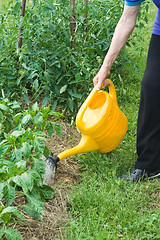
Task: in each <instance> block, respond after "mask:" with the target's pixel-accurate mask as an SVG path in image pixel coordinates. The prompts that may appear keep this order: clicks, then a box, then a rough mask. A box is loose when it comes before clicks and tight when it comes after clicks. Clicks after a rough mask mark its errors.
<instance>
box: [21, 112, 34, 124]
mask: <svg viewBox="0 0 160 240" xmlns="http://www.w3.org/2000/svg"><path fill="white" fill-rule="evenodd" d="M30 120H32V116H31V114H26V115H25V116H24V117H23V118H22V121H21V123H22V125H23V126H26V125H27V124H28V123H29V121H30Z"/></svg>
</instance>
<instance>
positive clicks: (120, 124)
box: [49, 80, 128, 165]
mask: <svg viewBox="0 0 160 240" xmlns="http://www.w3.org/2000/svg"><path fill="white" fill-rule="evenodd" d="M109 81H110V85H109V93H108V92H105V91H103V90H100V91H99V90H97V87H96V86H95V87H94V88H93V90H92V91H91V93H90V94H89V96H88V97H87V99H86V100H85V102H84V103H83V104H82V106H81V107H80V109H79V111H78V114H77V117H76V126H77V128H78V129H79V130H80V132H81V133H82V138H81V140H80V142H79V144H78V145H77V146H75V147H73V148H71V149H68V150H65V151H63V152H62V153H60V154H58V156H57V157H55V158H53V157H51V156H49V158H51V160H52V161H54V163H55V165H56V163H57V162H58V161H59V160H62V159H63V158H66V157H69V156H71V155H75V154H79V153H85V152H90V151H94V150H97V151H99V152H101V153H108V152H111V151H112V150H113V149H115V148H116V147H117V146H118V145H119V144H120V142H121V141H122V139H123V137H124V136H125V134H126V131H127V128H128V120H127V118H126V116H125V114H124V113H122V111H121V110H120V109H119V107H118V104H117V97H116V91H115V87H114V85H113V83H112V81H111V80H109Z"/></svg>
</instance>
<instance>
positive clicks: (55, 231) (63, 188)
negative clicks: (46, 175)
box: [15, 120, 81, 240]
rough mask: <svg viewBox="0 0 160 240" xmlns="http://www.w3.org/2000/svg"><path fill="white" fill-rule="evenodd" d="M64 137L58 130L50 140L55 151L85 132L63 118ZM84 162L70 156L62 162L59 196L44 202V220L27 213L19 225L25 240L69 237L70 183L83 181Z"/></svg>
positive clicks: (57, 187)
mask: <svg viewBox="0 0 160 240" xmlns="http://www.w3.org/2000/svg"><path fill="white" fill-rule="evenodd" d="M60 125H61V127H62V138H59V137H58V136H57V135H56V134H54V136H53V137H52V138H50V139H49V142H48V143H47V145H48V147H49V148H50V150H51V152H52V153H53V155H55V156H56V155H57V154H58V153H60V152H62V151H64V150H65V149H69V148H71V147H72V146H75V145H77V144H78V142H79V140H80V137H81V134H80V133H79V132H78V131H77V129H76V128H75V127H72V126H71V125H70V124H68V123H66V122H65V121H63V120H61V121H60ZM79 169H80V165H79V163H77V162H76V161H75V160H74V158H73V157H68V158H67V159H64V160H62V161H60V162H59V163H58V168H57V170H56V174H55V179H54V183H53V186H51V187H53V189H54V190H55V196H54V198H53V199H51V200H49V201H47V202H46V203H45V204H44V208H45V210H44V212H45V213H44V215H42V221H38V220H36V219H33V218H29V217H28V216H27V223H28V224H27V225H25V226H23V225H22V226H20V225H18V226H17V225H16V226H15V228H16V229H17V230H18V231H19V232H20V233H21V235H22V238H23V239H24V240H54V239H65V238H64V235H65V226H66V225H67V224H68V223H69V220H70V215H69V211H68V207H67V204H68V202H69V198H70V186H72V185H74V184H77V183H78V182H79V181H80V170H79Z"/></svg>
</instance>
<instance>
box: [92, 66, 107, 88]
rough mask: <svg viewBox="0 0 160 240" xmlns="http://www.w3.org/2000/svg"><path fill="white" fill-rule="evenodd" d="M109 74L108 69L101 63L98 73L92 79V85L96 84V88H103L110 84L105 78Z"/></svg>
mask: <svg viewBox="0 0 160 240" xmlns="http://www.w3.org/2000/svg"><path fill="white" fill-rule="evenodd" d="M109 75H110V69H108V68H106V67H104V66H103V65H102V67H101V68H100V70H99V72H98V74H97V75H96V76H95V77H94V79H93V83H94V86H95V85H96V84H97V90H100V89H104V88H105V87H108V86H109V85H110V82H109V80H108V79H107V77H108V76H109Z"/></svg>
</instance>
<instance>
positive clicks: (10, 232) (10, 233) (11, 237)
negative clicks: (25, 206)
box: [5, 228, 23, 240]
mask: <svg viewBox="0 0 160 240" xmlns="http://www.w3.org/2000/svg"><path fill="white" fill-rule="evenodd" d="M5 237H6V238H7V239H8V240H23V239H22V237H21V235H20V233H19V232H18V231H17V230H16V229H14V228H7V229H6V230H5Z"/></svg>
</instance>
